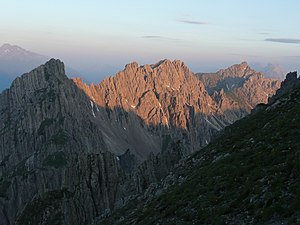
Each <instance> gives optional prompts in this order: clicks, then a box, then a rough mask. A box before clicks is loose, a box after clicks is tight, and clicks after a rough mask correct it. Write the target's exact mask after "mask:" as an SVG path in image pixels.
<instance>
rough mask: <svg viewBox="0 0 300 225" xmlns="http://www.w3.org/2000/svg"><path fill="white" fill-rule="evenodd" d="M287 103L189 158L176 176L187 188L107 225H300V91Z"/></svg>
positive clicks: (125, 210) (238, 125)
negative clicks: (276, 223) (272, 222)
mask: <svg viewBox="0 0 300 225" xmlns="http://www.w3.org/2000/svg"><path fill="white" fill-rule="evenodd" d="M282 99H283V100H282V101H281V103H280V104H277V105H276V107H274V108H272V107H269V108H267V107H268V105H266V106H265V107H264V108H263V106H261V109H260V110H259V111H258V112H256V113H255V114H252V115H251V116H248V117H246V118H244V119H242V120H240V121H238V122H237V123H235V124H233V125H231V126H229V127H227V128H226V129H225V131H224V132H223V134H222V135H220V137H219V138H218V139H216V140H215V141H214V142H213V143H211V144H210V145H208V146H207V147H206V148H204V149H203V150H201V151H199V152H197V153H196V154H194V155H193V156H191V157H190V158H189V159H188V160H187V161H186V162H185V164H184V166H181V167H179V168H177V169H176V170H175V171H174V173H175V174H176V177H177V178H178V177H180V176H181V177H183V178H184V179H185V181H184V182H179V179H178V181H177V183H176V184H175V185H173V186H171V187H170V188H169V189H168V190H167V191H166V192H165V193H163V194H162V195H160V196H159V197H158V198H155V199H154V200H152V201H151V202H150V203H149V204H145V203H144V202H141V201H136V202H135V204H134V206H132V205H129V206H126V207H125V208H123V209H122V210H120V211H116V212H115V213H114V214H113V215H112V218H110V220H107V221H104V224H145V225H147V224H156V223H159V224H264V223H266V224H269V223H271V221H277V222H282V223H283V224H286V223H288V224H298V223H300V163H299V162H300V142H299V140H300V90H299V89H297V90H295V91H294V92H293V93H292V94H290V95H287V96H283V98H282ZM120 212H121V213H122V214H121V213H120ZM124 215H125V216H124ZM122 216H123V217H124V218H123V219H122V220H119V218H122Z"/></svg>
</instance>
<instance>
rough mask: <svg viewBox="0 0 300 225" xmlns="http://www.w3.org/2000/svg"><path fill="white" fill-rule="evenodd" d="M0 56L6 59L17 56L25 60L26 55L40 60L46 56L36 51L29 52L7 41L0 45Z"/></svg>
mask: <svg viewBox="0 0 300 225" xmlns="http://www.w3.org/2000/svg"><path fill="white" fill-rule="evenodd" d="M0 57H1V58H6V59H11V58H14V59H16V58H17V59H22V60H25V59H26V58H27V57H31V58H39V59H41V60H46V59H47V57H46V56H42V55H39V54H37V53H34V52H30V51H28V50H26V49H23V48H21V47H20V46H17V45H11V44H8V43H5V44H3V45H2V46H1V47H0Z"/></svg>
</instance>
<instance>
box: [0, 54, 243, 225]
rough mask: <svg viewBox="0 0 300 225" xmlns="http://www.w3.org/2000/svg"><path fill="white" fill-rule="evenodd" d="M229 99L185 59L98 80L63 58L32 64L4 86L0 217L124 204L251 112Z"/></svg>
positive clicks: (79, 216) (76, 213)
mask: <svg viewBox="0 0 300 225" xmlns="http://www.w3.org/2000/svg"><path fill="white" fill-rule="evenodd" d="M78 87H79V88H78ZM220 99H221V98H220ZM220 101H221V100H219V101H217V100H215V99H214V98H212V97H211V96H210V95H209V94H208V93H207V91H206V90H205V87H204V85H203V83H202V82H201V81H199V79H198V78H197V77H196V76H195V75H194V74H193V73H192V72H191V71H189V69H188V68H187V67H186V66H185V65H184V63H182V62H180V61H174V62H171V61H169V60H163V61H160V62H159V63H157V64H154V65H151V66H150V65H144V66H140V67H139V66H138V65H137V63H131V64H128V65H127V66H126V68H125V70H123V71H121V72H120V73H118V74H116V75H115V76H114V77H111V78H108V79H106V80H104V81H103V82H101V83H100V84H98V85H93V84H92V85H90V86H88V85H86V84H84V83H83V82H82V81H81V80H80V79H74V80H69V79H68V78H67V77H66V75H65V71H64V65H63V63H62V62H60V61H59V60H54V59H52V60H50V61H49V62H47V63H46V64H45V65H42V66H40V67H38V68H37V69H35V70H33V71H31V72H30V73H28V74H24V75H23V76H21V77H19V78H17V79H16V80H15V81H14V82H13V83H12V85H11V87H10V89H7V90H5V91H4V92H3V93H2V94H1V95H0V221H1V223H3V224H5V225H6V224H14V223H16V224H53V223H55V221H59V222H61V223H62V224H78V225H79V224H86V223H90V222H91V221H93V220H94V219H95V218H96V217H99V216H100V215H103V214H105V213H108V212H109V211H111V210H113V209H115V208H117V207H119V206H122V205H124V204H125V203H126V202H128V201H129V200H130V199H131V198H132V197H133V196H135V195H136V194H137V193H142V192H143V191H144V190H145V189H146V188H147V187H148V186H149V185H150V184H151V183H153V182H156V181H157V180H159V179H161V178H162V177H164V176H165V175H166V174H167V173H168V171H169V170H170V169H171V168H172V167H173V166H174V165H175V164H176V163H177V162H178V161H179V160H180V159H181V158H183V157H185V156H186V155H188V154H190V153H191V152H193V151H195V150H197V149H199V148H201V147H203V146H205V145H206V144H207V143H208V142H209V141H210V139H211V137H212V135H213V134H215V133H216V132H217V131H218V130H220V129H222V128H223V127H225V126H226V125H228V124H230V123H232V122H233V121H235V120H237V119H239V118H241V117H242V116H244V115H245V114H246V113H245V112H244V111H242V110H243V109H242V106H239V107H236V108H230V107H228V108H226V109H225V110H224V108H222V107H220ZM226 113H229V114H228V115H230V116H227V114H226ZM2 221H3V222H2Z"/></svg>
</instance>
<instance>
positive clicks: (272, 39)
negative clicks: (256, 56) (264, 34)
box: [265, 38, 300, 44]
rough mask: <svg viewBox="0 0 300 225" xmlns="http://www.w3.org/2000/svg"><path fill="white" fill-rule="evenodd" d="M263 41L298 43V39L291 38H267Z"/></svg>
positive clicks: (299, 40)
mask: <svg viewBox="0 0 300 225" xmlns="http://www.w3.org/2000/svg"><path fill="white" fill-rule="evenodd" d="M265 41H270V42H278V43H286V44H300V39H292V38H267V39H265Z"/></svg>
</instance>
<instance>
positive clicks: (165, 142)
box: [161, 134, 172, 152]
mask: <svg viewBox="0 0 300 225" xmlns="http://www.w3.org/2000/svg"><path fill="white" fill-rule="evenodd" d="M171 141H172V138H171V135H169V134H166V135H164V136H163V143H162V147H161V149H162V152H164V151H166V150H167V148H168V146H169V144H170V142H171Z"/></svg>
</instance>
